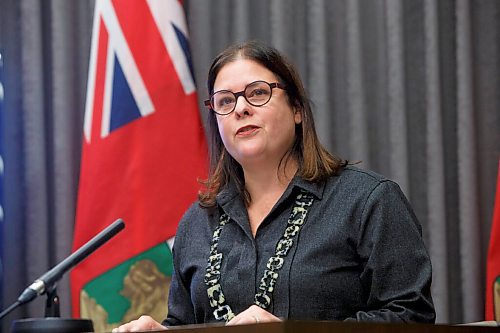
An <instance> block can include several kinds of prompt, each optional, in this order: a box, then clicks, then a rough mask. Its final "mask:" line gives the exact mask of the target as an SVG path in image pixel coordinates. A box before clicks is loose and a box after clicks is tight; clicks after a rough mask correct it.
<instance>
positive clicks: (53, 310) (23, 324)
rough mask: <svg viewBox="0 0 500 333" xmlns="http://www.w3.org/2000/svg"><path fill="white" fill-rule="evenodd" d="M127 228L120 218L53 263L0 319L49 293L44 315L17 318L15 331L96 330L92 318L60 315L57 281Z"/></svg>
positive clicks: (73, 332) (69, 332)
mask: <svg viewBox="0 0 500 333" xmlns="http://www.w3.org/2000/svg"><path fill="white" fill-rule="evenodd" d="M123 228H125V223H124V222H123V220H122V219H118V220H116V221H115V222H113V223H112V224H111V225H109V226H108V227H107V228H105V229H104V230H103V231H101V232H100V233H99V234H97V235H96V236H95V237H94V238H92V239H91V240H89V241H88V242H87V243H85V244H84V245H83V246H82V247H80V248H79V249H78V250H76V251H75V252H74V253H72V254H71V255H70V256H69V257H67V258H66V259H64V260H63V261H61V262H60V263H59V264H57V265H56V266H54V267H53V268H52V269H51V270H50V271H48V272H47V273H45V274H43V275H42V276H41V277H39V278H38V279H36V280H35V282H33V283H32V284H31V285H30V286H29V287H28V288H26V289H25V290H24V291H23V293H22V294H21V295H20V296H19V297H18V299H17V300H16V301H15V302H14V303H13V304H12V305H10V306H9V307H8V308H7V309H5V310H4V311H2V312H1V313H0V319H2V318H3V317H5V316H6V315H7V314H9V313H10V312H11V311H12V310H14V309H15V308H17V307H18V306H20V305H22V304H25V303H28V302H31V301H32V300H34V299H35V298H36V297H37V296H38V295H42V294H47V302H46V305H45V318H28V319H21V320H15V321H14V322H13V323H12V326H11V332H12V333H35V332H36V333H49V332H50V333H81V332H93V331H94V327H93V324H92V321H91V320H89V319H62V318H59V317H60V315H61V314H60V307H59V296H58V295H57V290H56V283H57V281H59V279H60V278H61V277H62V276H63V275H64V273H66V272H67V271H69V270H70V269H71V268H73V267H74V266H76V265H77V264H78V263H80V261H82V260H83V259H85V258H86V257H87V256H88V255H90V254H91V253H92V252H94V251H95V250H97V249H98V248H99V247H100V246H101V245H103V244H104V243H106V242H107V241H108V240H110V239H111V238H112V237H114V236H115V235H116V234H117V233H118V232H120V231H122V230H123Z"/></svg>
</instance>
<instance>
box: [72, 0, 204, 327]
mask: <svg viewBox="0 0 500 333" xmlns="http://www.w3.org/2000/svg"><path fill="white" fill-rule="evenodd" d="M187 36H188V34H187V27H186V23H185V17H184V12H183V7H182V4H181V3H180V2H179V1H175V0H114V1H113V0H97V1H96V5H95V12H94V23H93V31H92V45H91V52H90V65H89V76H88V84H87V100H86V108H85V119H84V140H83V147H82V161H81V171H80V183H79V193H78V205H77V217H76V226H75V235H74V244H73V247H74V249H77V248H79V247H80V246H81V245H82V244H84V243H85V242H86V241H88V240H89V239H90V238H91V237H93V236H94V235H95V234H97V233H98V232H99V231H100V230H102V229H104V228H105V227H106V226H107V225H108V224H110V223H111V222H112V221H114V220H116V219H117V218H119V217H121V218H123V219H124V221H125V223H126V228H125V230H124V232H122V233H120V234H119V235H118V236H117V237H115V238H114V239H113V240H111V241H110V242H108V243H107V244H106V245H104V246H103V247H102V248H101V249H99V250H98V251H96V252H95V253H94V254H92V255H91V256H90V257H89V258H88V259H86V260H85V261H83V262H82V263H81V264H80V265H79V266H77V267H76V268H75V269H74V270H73V272H72V274H71V283H72V299H73V315H74V316H75V317H78V316H82V317H87V318H91V319H92V320H93V322H94V329H95V330H96V331H110V330H111V328H112V327H115V326H116V325H117V324H119V323H122V322H127V321H130V320H132V319H136V317H137V316H139V315H141V314H144V313H148V314H150V315H152V316H153V317H154V318H155V319H157V320H159V321H161V320H162V319H163V318H164V317H165V316H166V313H167V308H166V306H167V293H168V286H169V283H170V276H171V270H172V264H171V252H170V245H169V244H171V242H167V241H168V240H172V239H173V237H174V234H175V230H176V227H177V223H178V221H179V220H180V218H181V216H182V214H183V213H184V211H185V210H186V209H187V207H188V206H189V204H190V203H191V202H192V201H194V200H195V198H196V194H197V191H198V188H199V186H198V183H197V179H200V178H204V177H206V166H207V148H206V142H205V137H204V131H203V127H202V124H201V120H200V116H199V111H198V101H197V97H196V92H195V83H194V79H193V70H192V66H191V58H190V53H189V47H188V38H187ZM145 277H148V278H147V279H145Z"/></svg>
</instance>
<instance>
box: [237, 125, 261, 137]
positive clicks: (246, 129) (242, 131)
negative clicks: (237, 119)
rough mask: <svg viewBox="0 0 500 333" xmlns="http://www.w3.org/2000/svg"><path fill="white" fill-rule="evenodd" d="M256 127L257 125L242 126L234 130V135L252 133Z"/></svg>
mask: <svg viewBox="0 0 500 333" xmlns="http://www.w3.org/2000/svg"><path fill="white" fill-rule="evenodd" d="M256 129H258V127H257V126H254V125H248V126H244V127H242V128H240V129H238V131H237V132H236V135H238V134H242V135H245V134H250V133H253V132H254V131H255V130H256Z"/></svg>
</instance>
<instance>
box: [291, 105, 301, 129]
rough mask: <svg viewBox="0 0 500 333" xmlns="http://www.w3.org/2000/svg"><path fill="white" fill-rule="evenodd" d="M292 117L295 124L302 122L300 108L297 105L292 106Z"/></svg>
mask: <svg viewBox="0 0 500 333" xmlns="http://www.w3.org/2000/svg"><path fill="white" fill-rule="evenodd" d="M293 119H294V120H295V124H297V125H298V124H300V123H302V109H300V108H299V107H294V108H293Z"/></svg>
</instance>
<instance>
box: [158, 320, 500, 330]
mask: <svg viewBox="0 0 500 333" xmlns="http://www.w3.org/2000/svg"><path fill="white" fill-rule="evenodd" d="M169 330H170V331H180V332H179V333H483V332H484V333H494V332H496V333H499V332H500V326H479V325H478V326H476V325H471V326H469V325H430V324H388V323H367V322H365V323H356V322H332V321H294V320H287V321H283V322H273V323H260V324H252V325H239V326H221V325H220V324H215V325H213V324H212V325H210V324H209V325H188V326H178V327H169ZM149 332H151V331H149ZM156 332H163V333H164V332H165V331H156Z"/></svg>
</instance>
